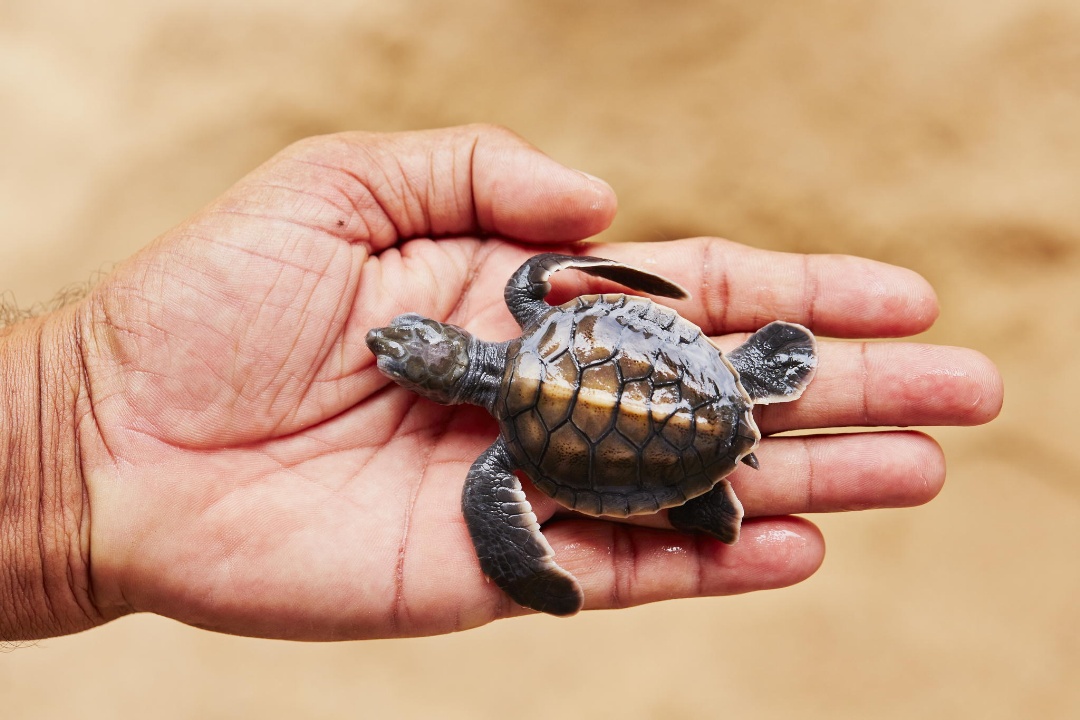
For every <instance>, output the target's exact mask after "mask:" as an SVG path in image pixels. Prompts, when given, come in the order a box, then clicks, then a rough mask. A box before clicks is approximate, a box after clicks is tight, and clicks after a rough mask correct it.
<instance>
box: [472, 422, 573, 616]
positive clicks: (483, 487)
mask: <svg viewBox="0 0 1080 720" xmlns="http://www.w3.org/2000/svg"><path fill="white" fill-rule="evenodd" d="M461 507H462V511H463V512H464V514H465V523H466V524H467V525H468V526H469V534H470V535H472V540H473V545H474V546H475V547H476V555H477V557H478V558H479V559H480V568H481V569H482V570H483V571H484V574H485V575H487V576H488V577H489V578H491V579H492V580H494V581H495V584H496V585H498V586H499V587H500V588H502V589H503V590H504V591H505V592H506V594H507V595H509V596H510V597H511V598H512V599H513V600H514V601H515V602H517V603H519V604H520V605H524V606H525V607H528V608H532V609H533V610H539V611H540V612H545V613H550V614H552V615H573V614H574V613H576V612H577V611H578V610H580V609H581V607H582V605H583V604H584V601H585V596H584V594H583V593H582V592H581V586H580V585H578V582H577V580H576V579H575V578H574V576H573V575H571V574H570V573H568V572H566V571H565V570H563V569H562V568H561V567H559V566H558V565H557V564H556V563H555V560H554V557H555V552H554V551H553V550H552V549H551V546H550V545H548V542H547V540H545V539H544V536H543V535H542V534H541V533H540V525H539V524H538V523H537V522H536V515H534V514H533V511H532V507H531V506H530V505H529V501H528V500H526V499H525V493H524V492H522V490H521V483H519V482H518V479H517V478H516V477H515V476H514V471H513V462H512V461H511V459H510V455H509V453H508V452H507V450H506V445H504V444H503V441H502V439H501V438H500V439H498V440H496V441H495V443H494V444H493V445H492V446H491V447H489V448H488V449H487V450H485V451H484V452H483V454H482V455H480V457H479V458H477V459H476V462H475V463H473V466H472V468H471V469H470V470H469V475H468V477H467V478H466V480H465V489H464V491H463V492H462V495H461Z"/></svg>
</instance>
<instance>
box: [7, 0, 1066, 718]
mask: <svg viewBox="0 0 1080 720" xmlns="http://www.w3.org/2000/svg"><path fill="white" fill-rule="evenodd" d="M248 6H249V4H248V3H241V2H238V1H237V0H230V1H227V2H221V1H220V0H218V1H215V2H210V1H209V0H186V1H184V2H181V1H180V0H159V2H156V3H143V2H135V1H134V0H102V1H101V2H97V3H73V2H66V3H65V2H56V1H54V0H36V1H33V2H31V1H30V0H2V1H0V109H2V110H0V158H2V160H0V198H3V201H2V202H0V235H2V240H0V288H2V289H5V290H9V291H11V292H12V293H14V295H15V297H16V298H17V301H18V303H19V304H21V305H29V304H32V303H35V302H43V301H47V300H48V299H49V298H50V297H52V296H53V295H54V293H55V292H56V291H57V290H58V289H59V288H61V287H62V286H64V285H66V284H69V283H77V282H84V281H86V279H87V278H89V277H91V276H92V275H93V274H94V273H97V272H99V271H102V270H107V269H108V267H109V265H110V264H111V263H114V262H116V261H118V260H120V259H122V258H124V257H126V256H127V255H129V254H131V253H132V252H133V251H134V250H136V249H137V248H139V247H140V246H142V245H144V244H145V243H147V242H148V241H149V240H150V239H152V238H153V237H154V236H156V235H157V234H159V233H161V232H162V231H164V230H166V229H167V228H169V227H170V226H171V225H173V224H174V223H176V222H177V221H179V220H181V219H182V218H184V217H185V216H187V215H188V214H190V213H191V212H192V211H194V210H195V209H197V208H198V207H199V206H200V205H201V204H203V203H204V202H206V201H208V200H210V199H211V198H213V197H214V196H215V195H217V194H218V193H219V192H220V191H221V190H223V189H224V188H225V187H227V186H228V185H229V184H231V183H232V182H233V181H234V180H235V179H236V178H237V177H238V176H239V175H241V174H242V173H244V172H245V171H247V170H248V169H250V168H252V167H253V166H255V165H256V164H258V163H259V162H261V161H262V160H263V159H265V158H266V157H268V156H269V155H270V154H272V153H273V152H275V151H276V150H278V149H279V148H280V147H282V146H283V145H284V144H286V143H288V142H289V141H291V140H293V139H296V138H299V137H302V136H305V135H309V134H313V133H323V132H332V131H336V130H342V129H353V128H363V129H376V130H400V129H410V128H424V127H434V126H443V125H450V124H457V123H462V122H467V121H489V122H498V123H503V124H505V125H508V126H510V127H512V128H514V129H516V130H517V131H518V132H520V133H522V134H523V135H525V136H526V137H528V138H529V139H530V140H532V141H533V142H534V143H536V144H537V145H538V146H540V147H542V148H544V149H545V150H547V151H548V152H550V153H551V154H552V155H554V156H555V157H557V158H559V159H560V160H562V161H564V162H567V163H569V164H571V165H573V166H575V167H580V168H582V169H585V170H588V171H589V172H592V173H594V174H597V175H600V176H602V177H604V178H606V179H608V180H609V181H610V182H611V183H612V184H613V185H614V187H615V188H616V190H617V191H618V193H619V196H620V201H621V207H622V210H621V213H620V216H619V219H618V221H617V222H616V224H615V226H614V227H613V228H612V229H611V230H610V231H609V232H608V233H607V234H606V237H607V238H609V239H618V240H628V241H630V240H637V239H658V238H674V237H679V236H688V235H697V234H711V235H721V236H725V237H729V238H732V239H735V240H739V241H742V242H745V243H749V244H754V245H759V246H764V247H772V248H783V249H792V250H800V251H812V252H849V253H856V254H860V255H866V256H869V257H874V258H878V259H881V260H885V261H889V262H894V263H899V264H902V265H906V266H908V267H911V268H914V269H916V270H918V271H919V272H921V273H923V274H924V275H925V276H926V277H927V278H929V279H930V280H931V281H932V282H933V284H934V285H935V286H936V288H937V290H938V292H939V294H940V298H941V303H942V308H943V311H942V315H941V319H940V321H939V322H938V324H937V325H936V327H935V328H934V329H933V331H931V332H930V333H928V335H927V339H929V340H931V341H934V342H942V343H948V344H956V345H967V346H972V347H975V348H978V349H980V350H982V351H983V352H985V353H987V354H988V355H990V356H991V357H992V358H993V359H994V360H995V361H996V362H997V363H998V364H999V366H1000V368H1001V369H1002V371H1003V373H1004V375H1005V379H1006V388H1007V400H1006V407H1005V410H1004V412H1003V414H1002V416H1001V417H1000V419H999V420H997V421H996V422H994V423H992V424H991V425H989V426H986V427H982V428H966V429H955V430H947V431H936V432H935V433H934V434H935V436H936V437H937V438H938V439H939V440H940V441H941V442H942V444H943V445H944V447H945V450H946V453H947V455H948V459H949V464H950V473H949V482H948V484H947V486H946V489H945V490H944V492H943V493H942V495H941V496H940V497H939V498H938V499H937V500H936V501H935V502H933V503H931V504H930V505H928V506H926V507H924V508H920V509H917V510H903V511H883V512H875V513H860V514H857V515H835V516H827V517H821V518H817V520H819V522H820V524H821V525H822V526H823V528H824V530H825V532H826V537H827V540H828V542H829V547H830V552H829V557H828V558H827V560H826V562H825V565H824V567H823V568H822V569H821V571H820V572H819V573H818V574H817V575H816V576H815V577H814V578H812V579H811V580H809V581H808V582H806V583H803V584H802V585H800V586H797V587H794V588H790V589H786V590H782V591H776V592H771V593H765V594H757V595H752V596H745V597H735V598H719V599H709V600H698V601H691V602H681V603H668V604H661V605H655V606H649V607H643V608H639V609H635V610H631V611H626V612H620V613H592V614H586V615H584V616H580V617H578V618H576V619H573V620H570V621H558V620H553V619H550V618H527V619H521V620H517V621H513V622H506V623H502V624H498V625H495V626H493V627H488V628H484V629H481V630H478V631H473V632H469V633H465V634H460V635H456V636H450V637H442V638H431V639H423V640H409V641H394V642H367V643H345V644H337V645H302V644H290V643H282V642H269V641H257V640H249V639H241V638H232V637H225V636H219V635H214V634H210V633H207V632H202V631H199V630H194V629H191V628H188V627H185V626H182V625H179V624H177V623H174V622H171V621H167V620H162V619H160V618H154V617H134V618H126V619H124V620H122V621H119V622H116V623H113V624H112V625H110V626H108V627H105V628H102V629H99V630H96V631H93V632H90V633H85V634H83V635H81V636H77V637H71V638H63V639H56V640H49V641H46V642H42V643H39V644H37V645H36V646H32V647H26V648H22V649H18V650H15V651H12V652H9V653H7V654H3V655H0V698H2V701H0V702H2V704H3V708H4V709H3V715H4V717H10V718H62V717H82V718H98V717H100V718H106V717H108V718H114V717H145V716H153V717H159V718H193V717H198V718H219V717H220V718H226V717H264V718H285V717H289V718H293V717H326V718H330V717H442V718H458V717H461V718H484V717H507V716H512V717H521V718H542V717H550V716H552V715H555V716H560V717H567V716H569V717H576V716H581V717H585V716H609V717H615V716H618V717H624V718H654V717H655V718H708V717H728V716H730V717H750V718H772V717H777V718H779V717H791V716H797V717H800V718H804V719H810V718H910V717H927V718H931V717H932V718H957V717H963V718H1029V717H1039V718H1072V717H1080V682H1078V680H1077V678H1078V677H1080V563H1078V562H1077V548H1080V482H1078V480H1080V478H1078V474H1080V443H1077V434H1078V433H1077V431H1078V428H1080V423H1078V421H1077V419H1076V418H1077V416H1078V411H1077V408H1078V407H1080V390H1078V386H1077V381H1076V368H1077V362H1076V360H1075V356H1076V353H1077V351H1078V350H1080V340H1078V336H1077V334H1078V331H1080V5H1078V4H1077V3H1075V2H1070V1H1068V0H1059V1H1054V0H993V1H990V2H988V1H986V0H952V1H947V2H939V1H933V2H931V1H930V0H910V1H909V2H904V3H889V2H875V1H870V2H857V3H856V2H852V3H837V2H829V1H827V0H800V1H798V2H796V1H794V0H792V1H789V2H774V3H747V2H735V1H734V0H716V1H714V2H670V3H659V2H654V1H653V0H649V1H646V0H636V1H628V2H593V3H578V2H570V1H569V0H552V1H549V2H544V3H502V2H496V1H495V0H491V1H487V2H485V1H479V0H478V1H476V2H464V3H447V2H436V1H435V0H431V1H426V0H405V1H402V2H397V3H386V2H383V3H379V2H344V1H340V2H322V3H300V2H285V1H280V2H264V3H261V4H260V9H258V10H257V11H256V10H251V9H249V7H248Z"/></svg>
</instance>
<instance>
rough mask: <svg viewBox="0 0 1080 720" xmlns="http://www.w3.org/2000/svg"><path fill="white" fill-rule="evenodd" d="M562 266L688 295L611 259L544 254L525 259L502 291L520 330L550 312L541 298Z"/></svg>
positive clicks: (637, 287)
mask: <svg viewBox="0 0 1080 720" xmlns="http://www.w3.org/2000/svg"><path fill="white" fill-rule="evenodd" d="M563 268H574V269H575V270H580V271H581V272H583V273H588V274H589V275H596V276H598V277H602V278H606V279H607V280H611V281H613V282H617V283H619V284H620V285H624V286H626V287H628V288H630V289H631V290H639V291H641V292H647V293H649V294H651V295H659V296H661V297H669V298H675V299H677V300H685V299H687V298H689V297H690V294H689V293H687V292H686V291H685V290H683V289H682V288H681V287H679V286H678V285H676V284H675V283H673V282H671V281H670V280H665V279H664V278H662V277H660V276H659V275H654V274H652V273H649V272H645V271H644V270H638V269H637V268H632V267H630V266H629V265H623V264H622V263H619V262H616V261H614V260H608V259H606V258H598V257H589V256H588V255H581V256H574V255H560V254H558V253H544V254H542V255H535V256H533V257H531V258H529V259H528V260H526V261H525V263H524V264H523V265H522V266H521V267H519V268H518V269H517V271H516V272H515V273H514V274H513V276H511V278H510V281H509V282H508V283H506V291H505V292H504V293H503V297H504V298H506V306H507V307H508V308H510V313H511V314H512V315H513V316H514V319H516V320H517V321H518V324H519V325H521V327H522V328H523V329H524V328H527V327H529V326H530V325H532V324H533V323H535V322H536V321H538V320H539V319H541V318H543V317H544V316H545V315H547V313H549V312H551V307H550V306H548V305H547V304H545V303H544V297H545V296H546V295H547V294H548V293H549V292H550V291H551V284H550V283H549V282H548V278H550V277H551V275H552V273H556V272H558V271H559V270H562V269H563Z"/></svg>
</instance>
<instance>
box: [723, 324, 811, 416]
mask: <svg viewBox="0 0 1080 720" xmlns="http://www.w3.org/2000/svg"><path fill="white" fill-rule="evenodd" d="M727 359H728V360H729V361H730V362H731V364H732V365H734V366H735V369H736V370H738V371H739V382H740V383H742V386H743V388H744V389H745V390H746V392H747V393H749V395H750V398H751V399H752V400H753V401H754V403H755V404H768V403H774V402H787V401H789V400H797V399H798V398H799V396H800V395H802V394H803V390H805V389H806V386H807V385H809V384H810V381H811V380H812V379H813V377H814V371H815V370H816V369H817V341H816V340H814V336H813V334H812V333H811V332H810V331H809V330H807V329H806V328H804V327H803V326H802V325H796V324H795V323H788V322H780V321H777V322H772V323H769V324H768V325H766V326H765V327H763V328H761V329H760V330H758V331H757V332H756V333H754V334H753V335H751V336H750V338H749V339H748V340H747V341H746V342H745V343H743V344H742V345H740V346H739V347H737V348H735V349H734V350H732V351H731V352H730V353H729V354H728V355H727Z"/></svg>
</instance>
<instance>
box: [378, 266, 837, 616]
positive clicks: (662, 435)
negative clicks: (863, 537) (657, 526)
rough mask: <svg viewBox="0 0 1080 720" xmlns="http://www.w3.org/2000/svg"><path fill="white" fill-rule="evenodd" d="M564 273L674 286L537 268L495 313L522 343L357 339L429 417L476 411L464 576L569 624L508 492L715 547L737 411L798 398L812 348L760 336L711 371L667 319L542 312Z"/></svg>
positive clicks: (626, 300)
mask: <svg viewBox="0 0 1080 720" xmlns="http://www.w3.org/2000/svg"><path fill="white" fill-rule="evenodd" d="M563 268H576V269H578V270H581V271H582V272H586V273H589V274H590V275H597V276H600V277H603V278H606V279H608V280H612V281H614V282H616V283H619V284H621V285H623V286H625V287H628V288H631V289H634V290H640V291H644V292H648V293H651V294H653V295H660V296H664V297H670V298H679V299H684V298H688V297H689V295H688V294H687V293H686V291H685V290H683V289H682V288H680V287H679V286H678V285H675V284H674V283H671V282H669V281H667V280H665V279H664V278H661V277H658V276H656V275H652V274H650V273H647V272H644V271H642V270H637V269H635V268H632V267H629V266H626V265H622V264H620V263H618V262H615V261H614V260H606V259H603V258H597V257H574V256H570V255H558V254H554V253H548V254H544V255H537V256H535V257H533V258H531V259H529V260H528V261H527V262H526V263H525V264H524V265H522V266H521V267H520V268H519V269H518V270H517V272H515V273H514V275H513V277H511V278H510V281H509V282H508V283H507V285H506V291H505V293H504V297H505V299H506V305H507V307H508V308H509V309H510V312H511V314H512V315H513V316H514V318H515V319H516V320H517V321H518V324H519V325H521V329H522V335H521V337H519V338H517V339H516V340H510V341H509V342H501V343H492V342H485V341H483V340H479V339H477V338H475V337H473V336H472V335H470V334H469V333H468V332H466V331H465V330H462V329H461V328H459V327H455V326H454V325H448V324H445V323H440V322H436V321H435V320H430V319H427V318H423V317H421V316H419V315H416V314H414V313H409V314H406V315H400V316H398V317H397V318H394V320H393V321H392V322H391V324H390V325H389V326H388V327H384V328H376V329H374V330H372V331H371V332H369V333H368V336H367V344H368V347H370V348H371V350H372V352H374V353H375V355H376V356H377V358H378V366H379V369H380V370H381V371H382V372H383V373H385V374H386V375H388V376H389V377H391V378H392V379H393V380H394V381H396V382H397V383H398V384H400V385H402V386H404V387H406V388H408V389H410V390H413V391H415V392H417V393H419V394H421V395H423V396H424V397H427V398H430V399H431V400H434V401H436V402H439V403H444V404H456V403H464V402H467V403H473V404H475V405H481V406H483V407H485V408H487V409H488V411H490V412H491V414H492V415H493V416H495V419H496V420H497V421H498V423H499V430H500V436H499V438H498V439H497V440H495V442H494V443H493V444H492V445H491V447H489V448H488V449H487V450H485V451H484V453H483V454H481V455H480V457H479V458H478V459H477V460H476V462H475V463H474V464H473V466H472V468H471V469H470V470H469V474H468V476H467V478H466V480H465V489H464V491H463V493H462V509H463V512H464V515H465V521H466V524H467V525H468V528H469V533H470V534H471V535H472V540H473V544H474V545H475V547H476V554H477V556H478V557H479V559H480V567H481V568H482V569H483V571H484V573H485V574H486V575H487V576H488V577H489V578H491V579H492V580H494V581H495V582H496V583H497V584H498V585H499V587H501V588H502V589H503V590H505V591H506V592H507V593H508V594H509V595H510V597H511V598H513V599H514V600H515V601H517V602H518V603H520V604H522V605H524V606H526V607H530V608H533V609H536V610H540V611H542V612H546V613H551V614H553V615H572V614H573V613H575V612H577V611H578V610H580V609H581V607H582V604H583V601H584V597H583V595H582V592H581V587H580V586H579V585H578V582H577V580H576V579H575V578H574V576H573V575H571V574H570V573H569V572H567V571H566V570H564V569H563V568H561V567H559V565H558V564H556V562H555V559H554V558H555V553H554V551H553V550H552V549H551V546H550V545H549V544H548V542H547V540H545V539H544V536H543V535H542V534H541V532H540V525H539V524H538V523H537V521H536V516H535V515H534V514H533V512H532V508H531V507H530V505H529V502H528V501H527V500H526V498H525V493H523V492H522V490H521V484H520V483H519V482H518V479H517V477H515V475H514V471H515V470H521V471H523V472H524V473H525V474H526V475H528V476H529V478H530V479H531V480H532V482H533V484H534V485H536V487H537V489H539V490H540V491H541V492H543V493H545V494H547V495H549V496H551V497H552V498H554V499H555V500H556V501H558V502H559V503H561V504H562V505H565V506H566V507H568V508H572V509H574V510H576V511H578V512H582V513H585V514H588V515H607V516H614V517H627V516H630V515H638V514H644V513H655V512H658V511H660V510H663V509H665V508H671V510H670V511H669V514H668V517H669V520H670V522H671V524H672V525H673V526H674V527H675V528H676V529H679V530H684V531H691V532H703V533H707V534H709V535H711V536H713V537H715V538H717V539H718V540H720V541H722V542H725V543H734V542H735V541H736V540H737V539H738V537H739V527H740V525H741V522H742V514H743V509H742V505H741V504H740V503H739V500H738V498H736V497H735V493H734V491H733V490H732V488H731V483H729V482H728V481H727V480H725V479H724V478H725V476H726V475H728V474H729V473H731V472H732V471H733V470H734V469H735V467H736V465H737V464H738V463H739V462H740V461H741V462H744V463H746V464H747V465H750V466H751V467H754V468H756V467H757V458H756V457H754V454H753V453H754V448H755V447H757V444H758V441H759V439H760V438H761V433H760V432H759V430H758V428H757V424H756V423H755V422H754V416H753V414H752V408H753V406H754V405H755V404H758V403H770V402H784V401H788V400H794V399H796V398H798V397H799V396H800V395H801V394H802V392H803V390H804V389H805V388H806V386H807V384H808V383H809V382H810V379H811V377H812V376H813V374H814V369H815V367H816V365H817V358H816V354H815V350H816V346H815V341H814V336H813V335H811V334H810V331H808V330H807V329H806V328H804V327H802V326H801V325H795V324H792V323H786V322H774V323H771V324H769V325H766V326H765V327H764V328H762V329H761V330H759V331H758V332H756V333H755V334H754V335H752V336H751V337H750V338H749V339H748V340H747V341H746V343H744V344H743V345H741V346H740V347H738V348H736V349H735V350H734V351H732V352H731V353H730V354H728V355H726V356H725V355H722V354H721V353H720V351H719V350H718V349H717V347H716V346H715V345H713V344H712V342H711V341H710V340H709V339H708V337H706V336H705V335H704V334H703V333H702V332H701V330H700V329H699V328H698V327H697V326H696V325H694V324H693V323H690V322H689V321H687V320H685V319H683V318H682V317H680V316H679V315H678V314H677V313H676V312H675V311H674V310H671V309H669V308H666V307H663V306H661V305H657V304H655V303H654V302H652V301H651V300H647V299H645V298H641V297H635V296H632V295H623V294H605V295H585V296H582V297H579V298H576V299H574V300H571V301H570V302H567V303H565V304H563V305H560V306H558V307H553V306H551V305H548V304H547V303H545V302H544V297H545V296H546V295H547V293H548V291H549V290H550V289H551V285H550V284H549V283H548V278H549V277H550V276H551V274H552V273H554V272H556V271H558V270H560V269H563Z"/></svg>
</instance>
